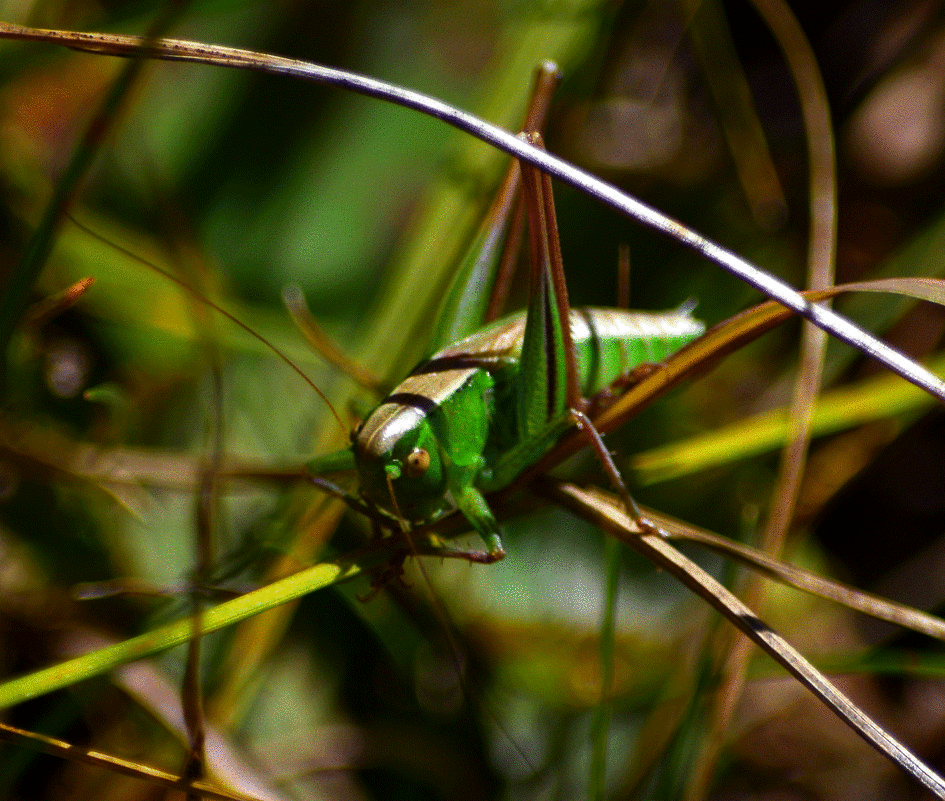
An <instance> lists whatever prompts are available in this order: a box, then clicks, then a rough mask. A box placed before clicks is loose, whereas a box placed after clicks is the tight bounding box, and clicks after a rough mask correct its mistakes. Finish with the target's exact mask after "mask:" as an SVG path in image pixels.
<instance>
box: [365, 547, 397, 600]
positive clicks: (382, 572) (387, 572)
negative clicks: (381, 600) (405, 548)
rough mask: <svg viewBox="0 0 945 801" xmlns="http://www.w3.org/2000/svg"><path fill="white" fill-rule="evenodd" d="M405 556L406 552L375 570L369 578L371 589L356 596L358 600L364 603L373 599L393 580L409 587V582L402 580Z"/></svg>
mask: <svg viewBox="0 0 945 801" xmlns="http://www.w3.org/2000/svg"><path fill="white" fill-rule="evenodd" d="M406 558H407V555H406V554H404V555H403V556H397V557H395V558H394V559H393V560H391V561H390V562H388V563H387V564H386V565H384V566H383V567H380V568H378V569H377V570H375V571H374V575H373V577H372V578H371V591H370V592H369V593H367V595H359V596H357V598H358V600H359V601H360V602H361V603H364V604H366V603H368V602H369V601H373V600H374V599H375V598H377V596H378V595H380V593H381V591H382V590H384V589H386V588H387V586H388V585H389V584H391V583H392V582H394V581H396V582H397V583H399V584H400V585H401V586H402V587H404V588H406V589H410V584H408V583H407V582H406V581H404V559H406Z"/></svg>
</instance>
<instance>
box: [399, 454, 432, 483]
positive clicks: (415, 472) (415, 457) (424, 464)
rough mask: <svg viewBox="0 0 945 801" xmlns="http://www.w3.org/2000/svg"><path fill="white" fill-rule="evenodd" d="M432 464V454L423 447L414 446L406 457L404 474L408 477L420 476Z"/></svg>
mask: <svg viewBox="0 0 945 801" xmlns="http://www.w3.org/2000/svg"><path fill="white" fill-rule="evenodd" d="M429 466H430V454H429V453H427V452H426V451H425V450H424V449H423V448H414V449H413V450H412V451H410V453H408V454H407V458H406V459H404V475H406V476H407V477H408V478H420V476H422V475H423V474H424V473H426V472H427V468H428V467H429Z"/></svg>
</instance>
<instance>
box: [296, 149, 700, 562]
mask: <svg viewBox="0 0 945 801" xmlns="http://www.w3.org/2000/svg"><path fill="white" fill-rule="evenodd" d="M523 136H526V137H527V138H529V139H530V140H531V141H532V142H533V143H535V142H537V143H539V144H540V139H539V137H538V135H537V134H523ZM522 172H523V184H524V190H525V202H526V206H527V209H528V214H529V227H530V231H531V270H530V298H531V299H530V302H529V306H528V309H527V311H526V312H524V313H519V314H516V315H512V316H510V317H508V318H505V319H503V320H500V321H498V322H496V323H494V324H492V325H490V326H487V327H486V328H484V329H482V330H480V331H476V332H474V333H471V334H469V335H468V336H465V337H464V338H462V339H460V340H459V341H458V342H455V343H454V344H452V345H448V346H446V347H444V348H442V349H441V350H439V351H437V352H436V353H434V354H433V355H432V356H431V357H430V358H429V359H427V360H425V361H424V362H422V363H421V364H420V365H419V366H418V367H417V368H416V369H415V370H414V371H413V372H412V373H411V374H410V375H409V376H408V377H407V378H406V379H405V380H404V381H403V382H402V383H401V384H399V385H398V386H397V387H396V389H394V391H393V392H392V393H391V394H390V395H388V396H387V397H386V398H385V399H384V400H383V401H382V402H381V404H380V405H379V406H378V407H377V408H376V409H375V410H374V411H373V412H372V413H371V414H370V415H369V416H368V417H367V419H366V420H365V422H364V423H363V424H362V425H361V426H360V427H359V428H358V430H357V431H356V432H355V434H354V435H353V436H352V444H351V446H350V447H349V448H346V449H344V450H342V451H339V452H337V453H333V454H328V455H326V456H323V457H320V458H317V459H315V460H313V461H312V462H310V463H309V466H308V468H309V471H310V472H311V473H312V474H315V475H317V474H321V473H326V472H333V471H337V470H343V469H344V470H356V471H357V473H358V477H359V479H360V488H361V494H362V496H363V497H364V498H365V500H367V501H368V502H369V503H370V504H371V505H373V506H376V507H378V508H380V509H381V510H383V511H384V512H386V513H388V514H389V515H391V516H393V517H394V519H395V520H397V521H399V522H400V524H401V525H402V526H403V525H405V524H406V523H407V522H411V523H415V522H421V521H426V520H430V519H433V518H436V517H438V516H440V515H442V514H443V513H444V512H445V511H447V510H448V509H450V508H451V507H455V508H456V509H458V510H459V511H460V512H461V513H462V514H463V515H464V516H465V518H466V520H467V521H468V522H469V523H470V525H472V527H473V528H474V529H475V530H476V531H477V532H478V533H479V534H480V536H481V537H482V539H483V541H484V542H485V543H486V545H487V546H488V552H487V553H484V554H471V553H465V554H464V555H465V556H467V557H468V558H474V559H476V560H477V561H486V562H489V561H495V560H497V559H500V558H502V556H504V553H505V552H504V550H503V546H502V541H501V536H500V531H499V526H498V523H497V522H496V519H495V516H494V515H493V513H492V511H491V509H490V508H489V505H488V503H487V502H486V499H485V497H484V493H487V492H490V491H493V490H496V489H500V488H502V487H505V486H507V485H508V484H509V483H510V482H511V481H512V480H514V479H515V478H516V477H517V476H518V475H519V474H520V473H522V472H523V471H524V470H525V469H526V468H528V467H529V466H531V465H532V464H534V463H535V462H536V461H537V460H538V458H539V457H541V456H542V455H543V454H544V453H545V452H547V451H548V450H549V449H550V447H551V446H552V445H554V443H555V442H556V441H557V440H558V439H559V438H560V437H561V435H562V434H563V433H564V432H565V431H566V430H567V428H568V427H569V426H570V425H571V424H572V420H576V419H579V418H583V425H584V426H588V425H589V421H587V419H586V418H584V417H583V409H584V407H585V406H586V401H585V400H584V399H585V398H586V397H588V396H590V395H592V394H594V393H597V392H601V391H604V390H606V389H607V388H608V387H609V386H610V385H611V384H612V383H614V382H615V381H617V380H619V379H620V378H621V377H625V376H627V375H628V374H629V373H630V371H631V370H633V369H634V368H637V367H639V366H641V365H643V364H646V363H652V362H658V361H660V360H662V359H664V358H666V357H667V356H669V355H670V354H671V353H672V352H674V351H675V350H677V349H678V348H680V347H681V346H682V345H684V344H685V343H687V342H689V341H690V340H692V339H694V338H695V337H697V336H698V335H699V334H701V333H702V332H703V330H704V326H703V325H702V324H701V323H700V322H699V321H697V320H695V319H693V318H692V317H691V316H690V314H689V313H688V311H686V310H679V311H672V312H666V313H662V314H652V313H650V314H648V313H642V312H629V311H625V310H621V309H590V308H587V309H575V310H570V309H569V306H568V299H567V291H566V288H565V284H564V277H563V270H562V266H561V256H560V247H559V245H558V239H557V225H556V223H555V218H554V207H553V200H552V198H551V183H550V179H549V178H548V177H547V176H546V175H542V174H541V173H539V172H538V171H537V170H535V169H534V168H532V167H530V166H528V165H525V166H523V168H522ZM459 279H460V280H463V281H468V280H469V277H468V276H467V275H465V274H461V275H460V277H459ZM460 291H462V289H460ZM449 305H451V304H448V306H449ZM452 305H459V304H458V303H457V304H452ZM450 330H452V331H455V330H457V328H456V326H453V327H451V328H450ZM458 330H460V331H461V332H462V331H463V328H462V325H460V326H459V329H458ZM628 497H629V496H628Z"/></svg>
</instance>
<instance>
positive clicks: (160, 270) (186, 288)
mask: <svg viewBox="0 0 945 801" xmlns="http://www.w3.org/2000/svg"><path fill="white" fill-rule="evenodd" d="M69 219H70V220H71V221H72V224H73V225H75V226H76V227H77V228H79V229H80V230H81V231H83V232H85V233H86V234H88V235H89V236H91V237H93V238H94V239H97V240H98V241H99V242H103V243H104V244H106V245H110V246H111V247H113V248H115V249H116V250H118V251H119V252H120V253H122V254H124V255H125V256H127V257H128V258H130V259H134V260H135V261H136V262H138V263H139V264H142V265H144V266H145V267H147V268H148V269H149V270H153V271H154V272H156V273H158V274H159V275H162V276H163V277H164V278H166V279H167V280H168V281H171V282H172V283H175V284H177V285H178V286H179V287H180V288H181V289H183V290H184V291H185V292H188V293H189V294H190V295H192V296H193V297H195V298H196V299H197V300H199V301H200V302H201V303H205V304H206V305H207V306H209V307H210V308H211V309H213V310H214V311H216V312H218V313H219V314H222V315H223V316H224V317H226V319H227V320H229V321H230V322H232V323H234V324H235V325H237V326H238V327H239V328H241V329H242V330H243V331H245V332H246V333H247V334H249V335H250V336H252V337H253V338H254V339H256V340H257V341H259V342H260V343H262V344H263V345H264V346H265V347H266V348H268V349H269V350H270V351H272V352H273V353H274V354H275V355H276V356H278V357H279V358H280V359H281V360H282V361H283V362H285V364H287V365H288V366H289V367H290V368H291V369H292V370H293V371H294V372H295V373H297V374H298V375H299V376H301V378H302V380H303V381H304V382H305V383H306V384H308V385H309V386H310V387H311V388H312V389H313V390H315V394H316V395H318V397H319V398H321V399H322V400H323V401H324V402H325V405H326V406H327V407H328V409H329V411H331V414H332V416H333V417H334V418H335V420H336V421H337V423H338V426H339V428H341V430H342V431H343V432H344V433H345V434H347V433H348V426H346V425H345V423H344V421H343V420H342V419H341V415H339V414H338V412H337V411H336V409H335V407H334V406H332V404H331V401H330V400H328V397H327V396H326V395H325V393H324V392H322V391H321V390H320V389H319V388H318V386H316V384H315V382H314V381H312V379H311V378H309V377H308V376H307V375H306V374H305V371H304V370H302V368H300V367H299V366H298V365H297V364H296V363H295V362H293V361H292V359H290V358H289V357H288V356H287V355H286V354H285V353H283V352H282V351H281V350H280V349H279V348H278V347H277V346H276V345H274V344H273V343H272V342H270V341H269V340H268V339H266V337H264V336H263V335H262V334H260V333H259V332H258V331H254V330H253V329H252V328H251V327H250V326H248V325H247V324H246V323H244V322H243V321H242V320H240V319H239V318H238V317H237V316H236V315H234V314H231V313H230V312H228V311H227V310H226V309H224V308H223V307H222V306H220V304H218V303H215V302H214V301H213V300H211V299H210V298H208V297H207V296H206V295H205V294H203V293H202V292H201V291H200V290H199V289H197V288H196V287H194V286H192V285H190V284H189V283H187V282H186V281H184V280H182V279H181V278H178V277H177V276H176V275H174V274H173V273H172V272H170V271H169V270H165V269H164V268H163V267H159V266H158V265H157V264H154V263H153V262H151V261H148V260H147V259H146V258H144V257H143V256H139V255H138V254H137V253H134V252H133V251H131V250H128V249H127V248H125V247H122V246H121V245H119V244H118V243H117V242H112V241H111V240H109V239H107V238H106V237H104V236H102V235H101V234H99V233H97V232H96V231H94V230H92V229H91V228H89V227H88V226H86V225H84V224H83V223H81V222H79V220H77V219H76V218H75V217H73V216H72V215H71V214H70V215H69Z"/></svg>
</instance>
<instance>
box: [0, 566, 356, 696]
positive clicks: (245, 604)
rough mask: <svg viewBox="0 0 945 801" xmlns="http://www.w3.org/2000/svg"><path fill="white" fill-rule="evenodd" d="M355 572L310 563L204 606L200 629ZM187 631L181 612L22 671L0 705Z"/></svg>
mask: <svg viewBox="0 0 945 801" xmlns="http://www.w3.org/2000/svg"><path fill="white" fill-rule="evenodd" d="M359 572H360V568H359V567H357V566H346V567H342V566H340V565H336V564H330V563H323V564H318V565H314V566H313V567H310V568H307V569H305V570H302V571H299V572H298V573H295V574H293V575H291V576H289V577H288V578H284V579H282V580H281V581H276V582H273V583H272V584H268V585H267V586H265V587H261V588H260V589H258V590H254V591H253V592H250V593H247V594H246V595H242V596H240V597H239V598H235V599H234V600H232V601H225V602H224V603H221V604H219V605H217V606H215V607H213V608H211V609H208V610H206V611H205V612H203V613H202V616H201V621H200V623H201V632H202V633H204V634H206V633H209V632H211V631H218V630H219V629H222V628H226V627H227V626H232V625H233V624H234V623H239V622H240V621H241V620H245V619H246V618H249V617H252V616H253V615H258V614H259V613H260V612H265V611H267V610H269V609H273V608H274V607H277V606H279V605H281V604H284V603H288V602H289V601H293V600H295V599H296V598H301V597H302V596H303V595H307V594H308V593H310V592H314V591H315V590H320V589H323V588H325V587H328V586H330V585H331V584H335V583H337V582H339V581H344V580H345V579H349V578H352V577H353V576H356V575H357V574H358V573H359ZM192 634H193V622H192V620H191V619H190V618H184V619H182V620H178V621H176V622H174V623H171V624H169V625H167V626H162V627H161V628H159V629H155V630H154V631H149V632H147V633H146V634H141V635H139V636H138V637H132V638H131V639H130V640H125V641H123V642H119V643H116V644H115V645H109V646H107V647H105V648H100V649H98V650H97V651H92V652H91V653H88V654H83V655H82V656H78V657H76V658H75V659H70V660H69V661H67V662H62V663H60V664H58V665H53V666H52V667H48V668H44V669H43V670H38V671H36V672H35V673H30V674H29V675H27V676H22V677H20V678H17V679H12V680H10V681H7V682H5V683H4V684H0V709H3V708H6V707H10V706H13V705H15V704H19V703H22V702H23V701H27V700H29V699H31V698H36V697H38V696H41V695H45V694H46V693H50V692H53V691H54V690H61V689H62V688H64V687H69V686H71V685H73V684H75V683H76V682H79V681H82V680H83V679H89V678H92V677H93V676H99V675H101V674H103V673H107V672H108V671H109V670H113V669H114V668H116V667H119V666H121V665H124V664H126V663H127V662H133V661H134V660H136V659H143V658H144V657H147V656H152V655H154V654H157V653H160V652H161V651H166V650H167V649H169V648H173V647H174V646H175V645H182V644H184V643H186V642H187V641H188V640H189V639H190V638H191V636H192Z"/></svg>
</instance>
